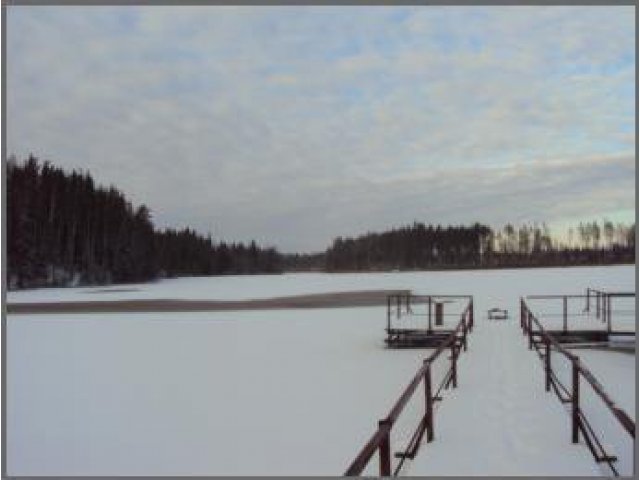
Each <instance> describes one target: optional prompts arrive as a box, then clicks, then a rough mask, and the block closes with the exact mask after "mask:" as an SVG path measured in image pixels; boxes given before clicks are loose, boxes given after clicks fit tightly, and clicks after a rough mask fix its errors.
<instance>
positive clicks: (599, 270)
mask: <svg viewBox="0 0 640 480" xmlns="http://www.w3.org/2000/svg"><path fill="white" fill-rule="evenodd" d="M633 272H634V267H633V266H617V267H590V268H587V267H580V268H545V269H527V270H525V269H512V270H492V271H486V270H462V271H460V270H458V271H443V272H388V273H365V274H363V273H340V274H327V273H297V274H286V275H238V276H222V277H188V278H180V279H165V280H159V281H156V282H150V283H143V284H126V285H114V286H111V287H91V288H89V287H84V288H39V289H32V290H23V291H11V292H8V293H7V301H8V302H9V303H20V302H49V301H89V300H105V301H106V300H124V299H206V300H241V299H253V298H271V297H278V296H288V295H301V294H307V293H326V292H339V291H351V290H377V289H390V290H391V289H393V290H402V289H407V288H409V289H413V290H415V291H416V292H418V293H425V292H428V293H433V294H436V293H439V294H461V295H465V294H477V295H480V296H483V297H484V298H487V296H488V298H490V297H491V296H496V295H497V298H499V299H500V300H501V301H508V302H509V303H510V304H515V302H516V301H517V297H518V296H520V295H533V294H547V293H557V294H563V293H566V294H584V293H585V289H586V288H587V287H593V288H596V287H600V288H606V289H610V290H634V288H633V286H634V283H633ZM594 286H596V287H594ZM494 306H496V305H494V304H491V305H490V306H488V307H487V309H486V310H488V309H489V308H492V307H494ZM514 311H515V310H514Z"/></svg>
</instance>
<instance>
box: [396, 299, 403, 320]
mask: <svg viewBox="0 0 640 480" xmlns="http://www.w3.org/2000/svg"><path fill="white" fill-rule="evenodd" d="M401 301H402V299H401V298H400V294H398V295H397V303H396V316H397V318H400V310H401V309H402V304H401Z"/></svg>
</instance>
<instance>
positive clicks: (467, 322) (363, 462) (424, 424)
mask: <svg viewBox="0 0 640 480" xmlns="http://www.w3.org/2000/svg"><path fill="white" fill-rule="evenodd" d="M434 297H435V296H434ZM448 297H449V298H451V297H461V296H457V295H449V296H448ZM465 298H466V297H465ZM389 303H393V302H392V301H391V302H389ZM460 317H461V318H460V322H458V324H457V326H456V328H455V329H454V330H453V331H452V332H451V333H450V334H449V335H448V336H447V337H446V338H445V339H444V340H443V341H442V342H441V343H440V344H439V346H438V347H437V348H436V350H435V351H434V352H433V353H432V354H431V355H429V357H427V358H426V359H425V360H424V361H423V364H422V366H421V367H420V368H419V369H418V371H417V372H416V374H415V375H414V376H413V378H412V379H411V381H410V382H409V385H407V387H406V388H405V389H404V390H403V392H402V394H401V395H400V397H399V398H398V400H397V401H396V403H395V404H394V405H393V407H392V408H391V410H390V411H389V414H388V415H387V416H386V417H385V418H384V419H382V420H380V421H379V422H378V429H377V430H376V431H375V432H374V434H373V435H372V436H371V438H370V439H369V441H368V442H367V443H366V444H365V446H364V447H363V448H362V449H361V450H360V452H359V453H358V455H357V457H356V458H355V459H354V460H353V462H351V465H349V468H347V470H346V472H345V474H344V475H345V476H357V475H360V474H361V473H362V471H363V470H364V469H365V468H366V466H367V464H368V463H369V461H370V460H371V457H373V455H374V454H375V452H376V450H380V455H381V462H380V475H381V476H386V475H389V474H390V473H389V469H390V458H391V456H390V446H389V435H390V431H391V429H392V428H393V425H394V424H395V422H396V420H397V419H398V417H399V416H400V414H401V413H402V411H403V410H404V408H405V406H406V405H407V403H408V402H409V400H410V399H411V397H412V396H413V394H414V393H415V391H416V389H417V388H418V385H420V383H421V381H422V380H423V379H428V381H429V382H430V381H431V374H430V372H431V370H430V369H431V364H432V363H433V362H434V361H435V360H436V359H437V358H438V356H440V355H441V354H442V352H443V351H444V350H445V349H446V348H447V347H451V348H455V345H457V342H458V333H459V332H460V330H463V334H464V335H465V336H466V334H467V331H470V330H471V328H472V326H473V298H472V297H469V303H468V304H467V306H466V308H465V309H464V310H463V312H462V314H461V316H460ZM464 341H465V343H466V338H465V340H464ZM454 362H456V355H453V357H452V367H450V368H453V364H454ZM447 374H448V373H447ZM425 381H426V380H425ZM454 386H455V385H454ZM425 392H426V395H429V396H431V385H428V386H426V387H425ZM433 400H434V399H433V398H428V399H427V402H426V405H425V407H426V410H427V411H426V413H425V417H422V418H421V420H420V425H419V426H418V430H420V429H426V430H427V436H428V440H429V441H431V440H432V439H433V424H432V423H431V424H430V425H429V424H428V423H429V422H432V415H433V411H429V407H430V406H431V405H432V402H433ZM416 432H417V434H418V435H417V437H421V433H422V431H420V432H418V431H416ZM413 449H414V450H417V445H414V446H413ZM382 450H384V452H383V451H382ZM414 453H415V451H414ZM383 457H384V458H383Z"/></svg>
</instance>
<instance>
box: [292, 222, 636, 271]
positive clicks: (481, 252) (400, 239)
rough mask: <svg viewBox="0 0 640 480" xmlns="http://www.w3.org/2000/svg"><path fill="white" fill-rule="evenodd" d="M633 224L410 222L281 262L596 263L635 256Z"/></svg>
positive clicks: (348, 266) (331, 266) (339, 267)
mask: <svg viewBox="0 0 640 480" xmlns="http://www.w3.org/2000/svg"><path fill="white" fill-rule="evenodd" d="M635 245H636V238H635V224H634V225H630V226H627V225H624V224H617V225H614V224H613V223H612V222H610V221H608V220H604V221H603V222H602V224H599V223H598V222H590V223H581V224H579V225H578V227H577V228H576V229H573V228H570V229H569V230H568V231H567V232H565V235H564V236H563V237H561V238H554V237H553V236H552V235H551V234H550V231H549V228H548V227H547V226H546V225H545V224H544V223H543V224H542V225H538V224H534V225H522V226H520V227H517V228H516V227H514V226H513V225H511V224H508V225H506V226H505V227H503V228H502V229H501V230H496V231H494V230H492V229H491V228H490V227H488V226H486V225H481V224H479V223H475V224H473V225H471V226H446V227H443V226H440V225H436V226H433V225H425V224H423V223H417V222H416V223H414V224H413V225H411V226H406V227H402V228H398V229H392V230H389V231H386V232H383V233H367V234H366V235H361V236H359V237H356V238H342V237H338V238H336V239H335V240H334V242H333V245H332V246H331V247H330V248H328V249H327V251H326V252H325V253H324V254H315V255H296V256H294V257H288V258H287V259H285V264H286V265H287V267H292V268H294V269H295V266H296V265H304V266H305V267H306V268H308V269H311V270H313V269H325V270H327V271H332V272H338V271H363V270H364V271H366V270H396V269H397V270H418V269H447V268H506V267H535V266H563V265H598V264H615V263H634V262H635Z"/></svg>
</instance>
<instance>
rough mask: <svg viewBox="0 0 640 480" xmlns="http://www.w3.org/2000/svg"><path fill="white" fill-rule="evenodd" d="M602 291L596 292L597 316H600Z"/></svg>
mask: <svg viewBox="0 0 640 480" xmlns="http://www.w3.org/2000/svg"><path fill="white" fill-rule="evenodd" d="M600 295H601V293H600V292H596V318H600Z"/></svg>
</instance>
